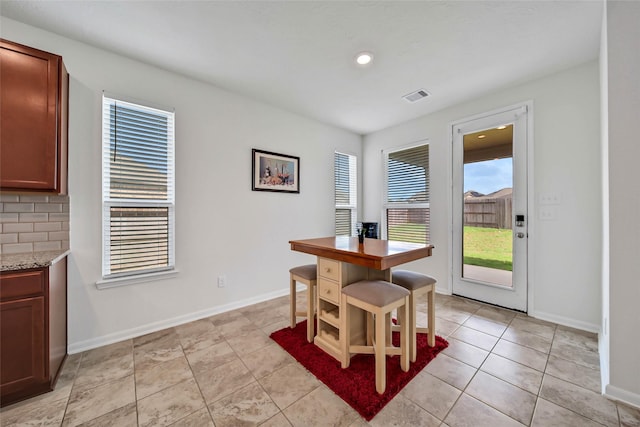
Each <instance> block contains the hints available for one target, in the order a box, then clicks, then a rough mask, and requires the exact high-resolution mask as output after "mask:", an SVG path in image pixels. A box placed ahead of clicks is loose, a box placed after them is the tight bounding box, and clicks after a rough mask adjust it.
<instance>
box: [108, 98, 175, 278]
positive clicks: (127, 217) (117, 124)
mask: <svg viewBox="0 0 640 427" xmlns="http://www.w3.org/2000/svg"><path fill="white" fill-rule="evenodd" d="M102 153H103V158H102V178H103V179H102V207H103V211H102V225H103V235H102V236H103V239H102V240H103V256H102V275H103V278H105V279H108V278H117V277H123V276H132V275H139V274H142V273H151V272H157V271H163V270H172V269H173V268H174V264H175V263H174V258H175V257H174V211H175V203H174V201H175V196H174V113H173V112H171V111H166V110H160V109H156V108H151V107H148V106H143V105H138V104H133V103H130V102H126V101H124V100H120V99H115V98H110V97H107V96H103V102H102Z"/></svg>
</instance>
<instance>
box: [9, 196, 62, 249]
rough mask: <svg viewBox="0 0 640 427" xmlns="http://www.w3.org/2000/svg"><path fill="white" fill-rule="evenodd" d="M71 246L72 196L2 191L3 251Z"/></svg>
mask: <svg viewBox="0 0 640 427" xmlns="http://www.w3.org/2000/svg"><path fill="white" fill-rule="evenodd" d="M60 249H69V196H40V195H33V194H29V195H19V194H4V193H3V194H0V253H2V254H13V253H21V252H39V251H51V250H60Z"/></svg>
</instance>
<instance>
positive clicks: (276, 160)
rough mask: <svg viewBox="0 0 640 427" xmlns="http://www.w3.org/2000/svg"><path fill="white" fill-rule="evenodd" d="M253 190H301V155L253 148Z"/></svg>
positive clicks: (291, 191)
mask: <svg viewBox="0 0 640 427" xmlns="http://www.w3.org/2000/svg"><path fill="white" fill-rule="evenodd" d="M252 154H253V157H252V161H251V166H252V168H251V169H252V181H251V189H252V190H253V191H279V192H285V193H299V192H300V157H295V156H288V155H286V154H278V153H272V152H270V151H262V150H256V149H255V148H254V149H253V150H252Z"/></svg>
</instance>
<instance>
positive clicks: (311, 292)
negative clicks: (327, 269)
mask: <svg viewBox="0 0 640 427" xmlns="http://www.w3.org/2000/svg"><path fill="white" fill-rule="evenodd" d="M289 274H290V284H289V286H290V287H289V301H290V305H289V307H290V318H291V329H293V328H295V327H296V323H297V322H296V321H297V319H296V317H298V316H300V317H306V318H307V341H309V342H313V337H314V335H315V322H314V314H315V312H316V305H315V290H316V283H317V275H318V269H317V267H316V265H315V264H308V265H301V266H298V267H293V268H292V269H290V270H289ZM296 282H299V283H303V284H305V285H307V311H297V309H296Z"/></svg>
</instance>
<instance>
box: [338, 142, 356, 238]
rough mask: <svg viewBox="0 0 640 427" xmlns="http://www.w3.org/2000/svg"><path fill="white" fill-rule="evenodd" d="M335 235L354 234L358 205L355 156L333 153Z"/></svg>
mask: <svg viewBox="0 0 640 427" xmlns="http://www.w3.org/2000/svg"><path fill="white" fill-rule="evenodd" d="M334 178H335V202H336V217H335V221H336V236H354V235H355V232H356V218H357V205H358V190H357V188H358V186H357V184H358V182H357V157H356V156H354V155H351V154H344V153H338V152H336V153H335V155H334Z"/></svg>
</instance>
